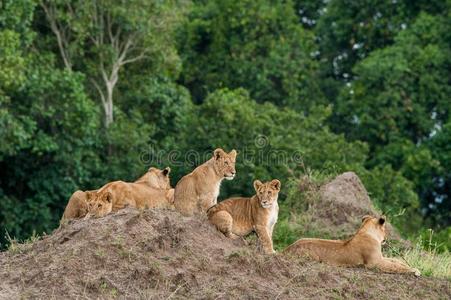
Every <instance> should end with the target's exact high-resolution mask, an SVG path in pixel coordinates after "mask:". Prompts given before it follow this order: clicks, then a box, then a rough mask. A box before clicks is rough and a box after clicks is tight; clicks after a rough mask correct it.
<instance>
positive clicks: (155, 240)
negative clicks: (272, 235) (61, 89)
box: [0, 208, 451, 299]
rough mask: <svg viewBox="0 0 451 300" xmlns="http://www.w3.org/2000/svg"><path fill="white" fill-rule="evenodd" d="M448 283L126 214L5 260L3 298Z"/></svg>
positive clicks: (191, 222)
mask: <svg viewBox="0 0 451 300" xmlns="http://www.w3.org/2000/svg"><path fill="white" fill-rule="evenodd" d="M450 296H451V283H450V281H447V280H445V279H436V278H425V277H420V278H416V277H414V276H413V275H397V274H384V273H379V272H377V271H373V270H366V269H363V268H337V267H332V266H328V265H326V264H321V263H317V262H312V261H307V260H302V259H297V258H292V257H285V256H283V255H282V254H275V255H264V254H261V253H259V252H257V251H256V246H255V245H254V244H250V245H245V243H244V242H243V241H241V240H231V239H228V238H226V237H224V236H223V235H222V234H221V233H219V232H218V231H217V230H216V229H215V228H214V227H213V226H211V225H210V224H209V223H208V222H207V220H206V219H205V218H199V217H192V218H190V217H182V216H181V215H180V214H178V213H177V212H175V211H170V210H146V211H138V210H135V209H131V208H128V209H124V210H122V211H119V212H118V213H115V214H111V215H108V216H106V217H104V218H101V219H90V220H76V221H72V222H70V223H69V224H66V225H64V226H61V227H60V228H58V229H57V230H55V231H54V232H53V233H52V234H51V235H48V236H44V237H42V238H41V239H40V240H38V241H35V242H32V243H28V244H23V245H20V246H19V247H17V248H14V249H13V250H9V251H8V252H1V253H0V299H185V298H189V299H306V298H309V299H341V298H348V299H349V298H351V299H449V298H450Z"/></svg>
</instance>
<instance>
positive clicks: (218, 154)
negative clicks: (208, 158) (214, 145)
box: [213, 148, 225, 160]
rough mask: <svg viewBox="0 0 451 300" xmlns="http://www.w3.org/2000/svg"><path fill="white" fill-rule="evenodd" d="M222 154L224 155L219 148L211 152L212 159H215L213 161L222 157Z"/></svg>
mask: <svg viewBox="0 0 451 300" xmlns="http://www.w3.org/2000/svg"><path fill="white" fill-rule="evenodd" d="M224 154H225V152H224V150H222V149H221V148H218V149H216V150H215V151H214V152H213V157H214V158H215V160H218V159H220V158H221V157H223V156H224Z"/></svg>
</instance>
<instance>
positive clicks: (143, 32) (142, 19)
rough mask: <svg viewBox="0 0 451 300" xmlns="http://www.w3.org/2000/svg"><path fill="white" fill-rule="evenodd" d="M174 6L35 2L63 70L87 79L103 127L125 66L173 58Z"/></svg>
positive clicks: (106, 0) (136, 2)
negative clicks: (96, 97)
mask: <svg viewBox="0 0 451 300" xmlns="http://www.w3.org/2000/svg"><path fill="white" fill-rule="evenodd" d="M176 4H177V2H176V1H169V2H166V1H163V2H161V1H147V0H145V1H144V0H133V1H112V0H101V1H73V2H68V1H46V0H42V1H40V5H41V7H42V9H43V11H44V13H45V16H46V18H47V20H48V23H49V26H50V29H51V31H52V32H53V33H54V35H55V37H56V41H57V45H58V48H59V53H60V55H61V58H62V60H63V62H64V66H65V67H66V68H67V69H69V70H73V69H75V70H80V71H82V72H84V73H85V74H87V75H88V77H89V81H90V82H91V83H92V85H93V86H94V87H95V89H96V90H97V92H98V95H99V96H100V99H101V101H102V107H103V110H104V115H105V119H104V122H105V125H106V127H108V126H110V125H111V123H112V122H113V94H114V91H115V89H116V85H117V84H118V81H119V78H120V71H121V70H122V69H123V68H125V66H126V65H127V64H131V63H136V62H138V61H142V60H152V61H153V62H154V63H159V62H158V61H157V60H156V59H155V58H156V57H158V56H159V55H161V53H164V55H165V60H164V63H166V64H167V63H172V62H171V60H174V59H175V60H176V59H177V56H176V55H175V53H174V49H173V47H172V43H173V40H172V39H170V38H169V37H170V36H171V30H172V28H173V26H174V23H175V22H176V21H177V19H178V11H179V10H178V9H177V5H176Z"/></svg>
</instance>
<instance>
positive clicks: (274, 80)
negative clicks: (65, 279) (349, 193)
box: [0, 0, 451, 247]
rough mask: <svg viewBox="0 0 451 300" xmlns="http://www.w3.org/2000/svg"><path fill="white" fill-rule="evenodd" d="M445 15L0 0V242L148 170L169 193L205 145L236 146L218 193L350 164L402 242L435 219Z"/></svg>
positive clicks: (450, 47)
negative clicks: (83, 196)
mask: <svg viewBox="0 0 451 300" xmlns="http://www.w3.org/2000/svg"><path fill="white" fill-rule="evenodd" d="M450 20H451V2H450V1H449V0H448V1H435V0H434V1H407V0H398V1H391V0H366V1H350V0H330V1H310V0H306V1H294V0H293V1H290V0H287V1H272V0H257V1H248V0H245V1H241V0H211V1H207V0H194V1H188V0H178V1H177V0H173V1H172V0H171V1H157V0H155V1H152V0H150V1H148V0H146V1H144V0H133V1H110V0H98V1H78V0H73V1H47V0H39V1H35V0H3V1H2V2H0V137H1V140H2V142H1V143H0V230H1V233H0V243H1V244H2V245H1V247H4V246H5V243H6V240H5V234H6V231H7V232H8V234H9V235H10V236H13V237H17V238H20V239H23V238H26V237H28V236H30V235H31V234H33V232H36V233H42V232H50V231H51V230H52V229H53V228H55V227H56V226H57V225H58V221H59V219H60V216H61V214H62V211H63V209H64V206H65V204H66V202H67V200H68V198H69V196H70V195H71V194H72V193H73V192H74V191H75V190H77V189H82V190H86V189H93V188H96V187H99V186H101V185H103V184H104V183H106V182H108V181H110V180H115V179H122V180H133V179H134V178H136V177H138V176H139V175H141V174H142V173H143V172H145V170H146V169H147V168H148V167H149V165H155V166H157V167H164V166H166V165H169V166H171V167H172V169H173V173H172V175H173V176H172V177H173V182H172V184H173V185H175V183H176V182H177V180H178V179H179V178H180V177H181V176H183V175H184V174H186V173H187V172H189V171H190V170H192V169H193V168H194V166H195V163H201V162H203V160H205V159H207V158H208V155H209V153H211V151H213V150H214V149H215V148H217V147H223V148H225V149H226V150H227V151H230V150H231V149H232V148H235V149H237V150H238V152H239V154H238V164H237V171H238V173H237V175H238V176H237V177H236V179H235V180H234V181H232V182H227V183H224V185H223V189H222V193H221V198H224V197H227V196H230V195H250V194H251V193H252V192H253V188H252V181H253V180H254V179H256V178H259V179H262V180H268V179H270V178H279V179H281V180H282V182H288V181H289V180H290V179H291V178H296V177H298V176H299V175H301V174H304V173H306V172H308V171H309V170H311V169H315V170H319V171H321V172H324V173H327V174H337V173H339V172H343V171H346V170H354V171H356V172H357V173H358V174H359V176H361V178H362V180H363V181H364V183H365V185H366V186H367V188H368V190H369V192H370V194H371V197H372V198H373V199H374V200H375V202H376V204H377V205H378V206H379V207H380V208H381V209H383V210H384V212H386V213H387V214H389V215H391V216H397V217H396V221H395V223H396V224H397V225H399V226H400V227H402V228H403V229H405V230H406V232H407V233H409V232H411V233H412V232H414V231H415V230H417V229H418V228H419V227H421V226H433V227H434V228H437V229H441V228H443V227H446V226H450V225H451V224H450V220H451V199H450V196H451V192H450V190H451V172H450V169H451V118H450V109H451V101H450V99H449V95H451V84H450V83H451V22H450ZM193 153H194V154H195V158H196V159H195V160H194V161H193V160H192V159H191V158H193V157H194V156H189V155H191V154H193ZM283 193H285V192H283ZM283 193H282V194H283ZM281 198H282V199H281V203H282V205H283V195H282V197H281ZM412 218H414V220H417V221H416V222H415V226H413V225H412V222H410V221H411V220H413V219H412Z"/></svg>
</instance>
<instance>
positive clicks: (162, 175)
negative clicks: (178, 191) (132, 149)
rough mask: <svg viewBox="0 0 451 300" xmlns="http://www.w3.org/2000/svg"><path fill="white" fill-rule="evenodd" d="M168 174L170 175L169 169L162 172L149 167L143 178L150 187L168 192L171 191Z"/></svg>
mask: <svg viewBox="0 0 451 300" xmlns="http://www.w3.org/2000/svg"><path fill="white" fill-rule="evenodd" d="M169 173H171V168H169V167H166V168H164V169H163V170H160V169H157V168H154V167H151V168H149V170H148V171H147V174H146V175H144V176H146V180H147V181H148V182H149V184H150V186H151V187H154V188H156V189H163V190H169V189H171V182H170V180H169Z"/></svg>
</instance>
